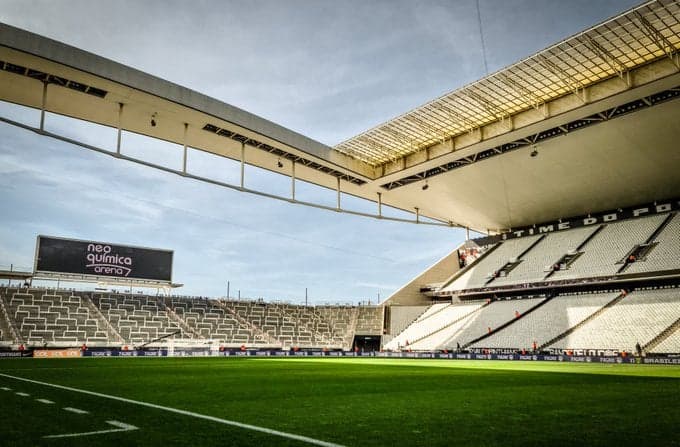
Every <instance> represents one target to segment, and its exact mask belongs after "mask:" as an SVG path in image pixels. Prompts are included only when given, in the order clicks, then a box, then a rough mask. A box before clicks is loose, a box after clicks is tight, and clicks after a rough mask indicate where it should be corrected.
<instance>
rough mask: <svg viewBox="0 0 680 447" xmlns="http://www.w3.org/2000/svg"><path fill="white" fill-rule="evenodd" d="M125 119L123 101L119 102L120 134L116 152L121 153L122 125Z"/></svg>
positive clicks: (117, 139)
mask: <svg viewBox="0 0 680 447" xmlns="http://www.w3.org/2000/svg"><path fill="white" fill-rule="evenodd" d="M122 121H123V103H122V102H119V103H118V136H117V138H116V154H118V155H120V140H121V133H122V130H121V127H122Z"/></svg>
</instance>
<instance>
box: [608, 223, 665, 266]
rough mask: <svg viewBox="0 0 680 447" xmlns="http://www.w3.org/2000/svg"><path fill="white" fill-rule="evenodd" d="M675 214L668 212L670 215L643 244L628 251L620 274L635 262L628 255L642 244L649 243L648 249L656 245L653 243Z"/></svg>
mask: <svg viewBox="0 0 680 447" xmlns="http://www.w3.org/2000/svg"><path fill="white" fill-rule="evenodd" d="M675 215H676V213H668V217H666V218H665V219H664V221H663V222H661V225H659V226H658V228H657V229H656V230H654V232H653V233H652V234H651V235H650V236H649V237H648V238H647V240H646V241H644V243H643V244H640V245H639V246H636V247H633V249H632V250H631V251H630V252H628V254H626V259H625V260H624V261H623V265H622V266H621V268H620V269H619V271H618V272H617V273H618V274H621V273H625V272H626V271H627V270H628V268H629V267H630V266H632V265H633V264H634V263H633V262H628V256H630V255H631V254H632V252H633V251H634V250H635V248H638V247H640V246H641V245H647V246H648V247H647V250H649V249H650V248H651V249H653V248H654V246H653V245H652V244H654V242H655V241H656V239H657V238H658V236H659V234H661V233H662V232H663V231H664V229H666V227H667V226H668V224H669V223H670V222H671V221H672V220H673V218H674V217H675ZM646 253H648V251H646Z"/></svg>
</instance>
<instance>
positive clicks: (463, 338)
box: [433, 298, 545, 349]
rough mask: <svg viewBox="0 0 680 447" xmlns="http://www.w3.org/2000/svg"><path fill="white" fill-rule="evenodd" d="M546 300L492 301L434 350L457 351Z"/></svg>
mask: <svg viewBox="0 0 680 447" xmlns="http://www.w3.org/2000/svg"><path fill="white" fill-rule="evenodd" d="M544 299H545V298H525V299H516V300H503V301H492V302H491V304H489V305H488V306H485V307H484V308H482V309H480V311H479V312H475V313H474V314H472V315H471V316H470V318H469V319H468V320H467V321H466V324H465V325H464V326H463V327H461V329H460V331H458V332H457V333H455V334H454V335H453V336H451V337H450V338H449V339H448V340H446V341H444V342H443V343H442V344H441V345H440V346H435V347H433V349H456V348H457V346H458V344H460V345H461V346H465V345H466V344H467V343H469V342H471V341H472V340H474V339H476V338H478V337H481V336H483V335H485V334H488V333H489V329H491V330H494V329H496V328H497V327H499V326H501V325H503V324H505V323H507V322H510V321H512V320H514V319H515V318H516V315H517V314H519V315H522V314H523V313H524V312H526V311H527V310H529V309H531V308H532V307H534V306H536V305H537V304H538V303H540V302H541V301H543V300H544Z"/></svg>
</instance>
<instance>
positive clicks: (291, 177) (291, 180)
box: [290, 160, 295, 201]
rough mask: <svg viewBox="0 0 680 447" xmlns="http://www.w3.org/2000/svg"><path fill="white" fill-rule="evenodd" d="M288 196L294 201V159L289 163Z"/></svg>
mask: <svg viewBox="0 0 680 447" xmlns="http://www.w3.org/2000/svg"><path fill="white" fill-rule="evenodd" d="M290 197H291V199H292V200H293V201H295V160H293V161H292V163H291V172H290Z"/></svg>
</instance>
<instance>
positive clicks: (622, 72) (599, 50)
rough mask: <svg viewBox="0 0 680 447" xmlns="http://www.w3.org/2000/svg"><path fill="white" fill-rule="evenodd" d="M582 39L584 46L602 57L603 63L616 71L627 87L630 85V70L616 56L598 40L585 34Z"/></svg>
mask: <svg viewBox="0 0 680 447" xmlns="http://www.w3.org/2000/svg"><path fill="white" fill-rule="evenodd" d="M584 41H585V44H586V46H587V47H588V48H590V50H591V51H592V52H593V53H595V54H596V55H597V57H599V58H600V59H602V60H603V61H604V63H605V64H607V65H608V66H609V68H611V69H612V70H614V71H615V72H616V75H617V76H618V77H619V78H621V80H622V81H623V82H625V83H626V86H627V87H632V83H631V79H630V71H629V70H628V69H627V68H626V66H625V65H624V64H623V63H622V62H621V61H620V60H619V59H618V58H617V57H616V56H614V55H613V54H611V53H610V52H609V51H607V49H606V48H604V47H603V46H602V45H600V43H599V42H597V41H596V40H595V39H593V38H591V37H588V36H586V37H585V38H584Z"/></svg>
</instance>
